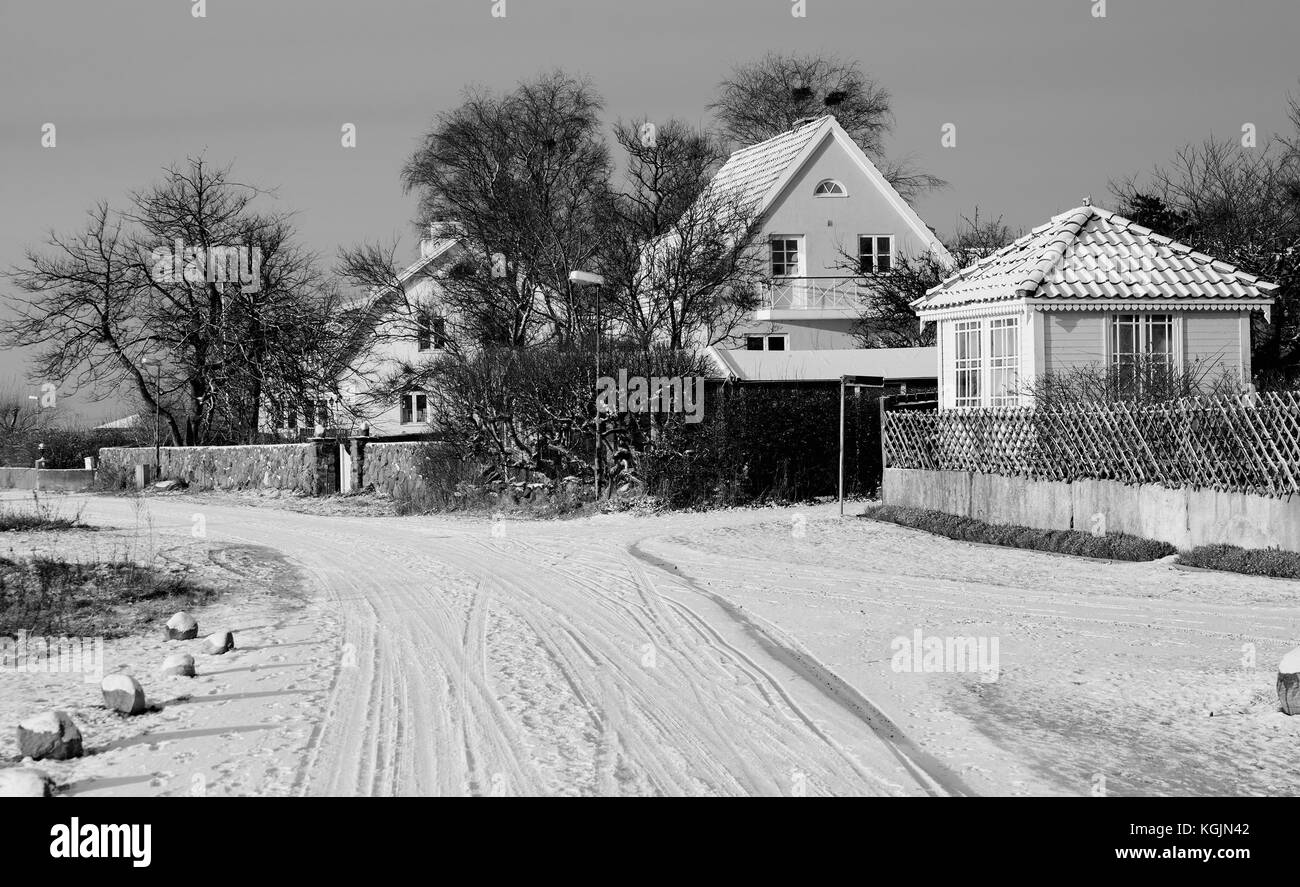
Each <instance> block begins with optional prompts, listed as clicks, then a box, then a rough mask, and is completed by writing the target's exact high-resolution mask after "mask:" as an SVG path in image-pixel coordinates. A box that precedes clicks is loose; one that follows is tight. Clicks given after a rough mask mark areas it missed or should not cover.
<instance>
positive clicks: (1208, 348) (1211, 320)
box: [1183, 311, 1244, 382]
mask: <svg viewBox="0 0 1300 887" xmlns="http://www.w3.org/2000/svg"><path fill="white" fill-rule="evenodd" d="M1242 313H1244V312H1242ZM1242 313H1239V312H1235V311H1195V312H1193V311H1189V312H1187V313H1186V314H1184V315H1183V362H1184V366H1186V367H1188V368H1189V369H1191V368H1192V365H1193V361H1199V369H1198V372H1200V373H1203V374H1204V375H1205V378H1206V381H1207V382H1208V381H1213V380H1214V379H1216V378H1217V377H1218V376H1219V375H1220V374H1222V373H1230V374H1232V375H1233V376H1234V377H1236V378H1240V377H1241V347H1240V345H1241V333H1240V330H1241V323H1240V321H1241V314H1242Z"/></svg>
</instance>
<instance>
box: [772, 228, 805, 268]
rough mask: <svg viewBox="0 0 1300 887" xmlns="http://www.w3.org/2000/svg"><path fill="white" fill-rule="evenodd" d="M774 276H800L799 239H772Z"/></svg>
mask: <svg viewBox="0 0 1300 887" xmlns="http://www.w3.org/2000/svg"><path fill="white" fill-rule="evenodd" d="M772 276H773V277H798V276H799V238H797V237H773V238H772Z"/></svg>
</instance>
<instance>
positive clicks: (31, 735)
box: [18, 711, 84, 761]
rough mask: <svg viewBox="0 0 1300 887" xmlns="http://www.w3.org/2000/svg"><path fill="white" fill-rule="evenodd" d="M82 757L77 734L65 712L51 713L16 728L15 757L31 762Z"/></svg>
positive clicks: (29, 719)
mask: <svg viewBox="0 0 1300 887" xmlns="http://www.w3.org/2000/svg"><path fill="white" fill-rule="evenodd" d="M82 754H84V752H83V750H82V747H81V731H80V730H78V729H77V725H76V724H74V723H72V718H70V717H68V714H67V712H62V711H52V712H46V713H45V714H43V715H37V716H36V717H34V718H28V719H27V720H25V721H23V722H22V723H20V724H19V725H18V755H19V757H23V758H31V759H32V760H34V761H43V760H45V759H47V758H48V759H49V760H52V761H66V760H68V759H69V758H79V757H81V756H82Z"/></svg>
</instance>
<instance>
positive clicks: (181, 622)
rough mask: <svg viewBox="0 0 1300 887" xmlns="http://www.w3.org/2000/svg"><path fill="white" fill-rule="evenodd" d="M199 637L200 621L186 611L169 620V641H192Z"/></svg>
mask: <svg viewBox="0 0 1300 887" xmlns="http://www.w3.org/2000/svg"><path fill="white" fill-rule="evenodd" d="M198 636H199V623H198V620H196V619H195V618H194V617H193V616H191V615H190V614H189V613H186V612H185V611H184V610H182V611H181V612H179V613H177V614H176V615H175V616H173V617H172V618H170V619H168V620H167V640H169V641H192V640H194V639H195V638H196V637H198Z"/></svg>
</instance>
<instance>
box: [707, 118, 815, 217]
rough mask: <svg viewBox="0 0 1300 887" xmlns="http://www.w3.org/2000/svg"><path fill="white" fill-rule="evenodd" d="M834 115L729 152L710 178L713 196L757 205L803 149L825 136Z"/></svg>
mask: <svg viewBox="0 0 1300 887" xmlns="http://www.w3.org/2000/svg"><path fill="white" fill-rule="evenodd" d="M834 119H835V118H834V117H831V116H830V115H827V116H825V117H821V118H819V119H817V120H811V121H809V122H807V123H804V124H803V125H801V126H796V127H795V128H794V129H791V130H788V131H786V132H783V133H781V134H780V135H777V136H773V137H772V138H770V139H768V140H767V141H765V142H759V143H758V144H757V145H750V146H749V147H748V148H741V149H740V150H739V151H736V152H735V153H733V154H732V155H731V156H730V157H729V158H727V162H726V163H725V164H723V166H722V169H720V170H718V174H717V175H715V176H714V177H713V181H712V182H711V183H710V185H709V187H710V191H711V192H712V195H713V196H714V197H715V198H719V199H731V198H739V199H740V200H742V201H744V202H745V203H746V204H751V205H755V206H757V205H759V204H761V203H762V202H763V198H764V197H766V196H767V194H768V192H769V191H770V190H771V189H772V186H773V185H774V184H776V182H777V181H778V180H779V179H780V178H781V174H782V173H784V172H785V171H786V170H787V169H789V168H790V164H792V163H793V162H794V161H795V159H796V158H798V157H799V155H800V154H802V153H804V149H805V148H807V147H808V146H809V144H810V143H812V142H814V141H820V137H821V136H823V135H825V134H826V132H827V128H828V126H829V124H830V122H832V121H834Z"/></svg>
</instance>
